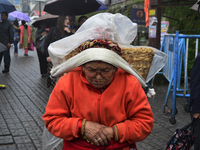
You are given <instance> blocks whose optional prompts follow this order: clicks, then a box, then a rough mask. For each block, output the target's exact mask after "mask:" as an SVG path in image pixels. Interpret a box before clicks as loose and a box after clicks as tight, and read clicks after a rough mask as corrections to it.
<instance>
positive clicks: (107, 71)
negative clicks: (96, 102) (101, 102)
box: [83, 61, 117, 89]
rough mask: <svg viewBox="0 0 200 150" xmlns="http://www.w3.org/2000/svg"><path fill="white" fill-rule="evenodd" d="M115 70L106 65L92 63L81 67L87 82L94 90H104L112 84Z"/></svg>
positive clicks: (103, 63)
mask: <svg viewBox="0 0 200 150" xmlns="http://www.w3.org/2000/svg"><path fill="white" fill-rule="evenodd" d="M116 70H117V69H116V68H115V67H114V66H112V65H110V64H108V63H105V62H101V61H93V62H89V63H87V64H85V65H84V66H83V71H84V73H85V76H86V79H87V81H88V82H89V83H90V84H92V85H93V86H94V87H95V88H99V89H101V88H104V87H106V86H107V85H109V84H110V83H111V82H112V79H113V76H114V73H115V72H116Z"/></svg>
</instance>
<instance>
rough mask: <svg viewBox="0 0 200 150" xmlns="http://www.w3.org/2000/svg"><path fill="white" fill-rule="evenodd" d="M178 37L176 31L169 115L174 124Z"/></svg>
mask: <svg viewBox="0 0 200 150" xmlns="http://www.w3.org/2000/svg"><path fill="white" fill-rule="evenodd" d="M178 39H179V32H178V31H176V37H175V53H174V78H173V93H172V115H171V120H170V121H171V123H172V124H175V123H176V120H175V110H176V87H177V70H178Z"/></svg>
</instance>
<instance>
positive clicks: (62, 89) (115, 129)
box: [43, 40, 154, 150]
mask: <svg viewBox="0 0 200 150" xmlns="http://www.w3.org/2000/svg"><path fill="white" fill-rule="evenodd" d="M86 43H87V44H89V45H91V42H86ZM94 43H95V44H94ZM107 43H108V42H107V41H104V42H101V41H100V40H99V41H95V42H94V41H93V47H98V48H95V49H94V50H96V49H97V51H96V52H97V53H98V49H103V48H104V49H109V50H112V51H114V52H116V53H118V54H120V48H119V46H118V45H117V44H116V43H111V44H107ZM82 45H84V48H82V47H81V48H82V49H81V50H80V51H82V50H84V51H87V48H86V47H87V46H86V44H82ZM79 48H80V46H79ZM43 120H44V121H45V126H46V128H47V130H48V131H49V132H51V133H52V134H53V135H55V136H57V137H59V138H62V139H64V140H63V150H65V149H67V150H68V149H69V150H70V149H88V150H90V149H91V150H94V149H98V150H100V149H106V150H107V149H123V150H128V149H131V148H135V149H136V145H135V142H139V141H142V140H143V139H145V138H146V137H147V136H148V135H149V134H150V133H151V131H152V128H153V122H154V116H153V113H152V111H151V107H150V105H149V102H148V100H147V97H146V95H145V93H144V91H143V89H142V86H141V84H140V82H139V81H138V80H137V79H136V77H134V76H133V75H130V74H128V73H126V72H125V71H124V70H122V69H119V68H116V67H115V66H114V65H111V64H109V63H107V62H105V61H101V60H93V61H90V62H87V63H85V64H83V65H82V66H80V67H78V68H75V69H74V70H72V71H70V72H69V73H67V74H66V75H64V76H62V77H61V78H60V79H59V81H58V82H57V84H56V86H55V88H54V89H53V91H52V94H51V96H50V98H49V101H48V104H47V106H46V112H45V114H44V115H43Z"/></svg>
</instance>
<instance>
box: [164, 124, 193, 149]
mask: <svg viewBox="0 0 200 150" xmlns="http://www.w3.org/2000/svg"><path fill="white" fill-rule="evenodd" d="M192 125H193V121H192V122H191V123H189V124H187V125H186V126H185V127H183V128H181V129H176V131H175V133H174V135H173V136H172V137H171V139H170V140H169V142H168V143H167V147H166V150H189V149H190V148H191V147H192V145H193V144H194V140H195V139H194V136H193V128H192Z"/></svg>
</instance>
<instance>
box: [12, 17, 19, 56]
mask: <svg viewBox="0 0 200 150" xmlns="http://www.w3.org/2000/svg"><path fill="white" fill-rule="evenodd" d="M13 25H15V26H16V27H19V23H18V20H17V19H16V20H15V21H14V22H13ZM13 31H14V55H15V56H18V42H19V40H20V30H16V29H15V28H14V27H13Z"/></svg>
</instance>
